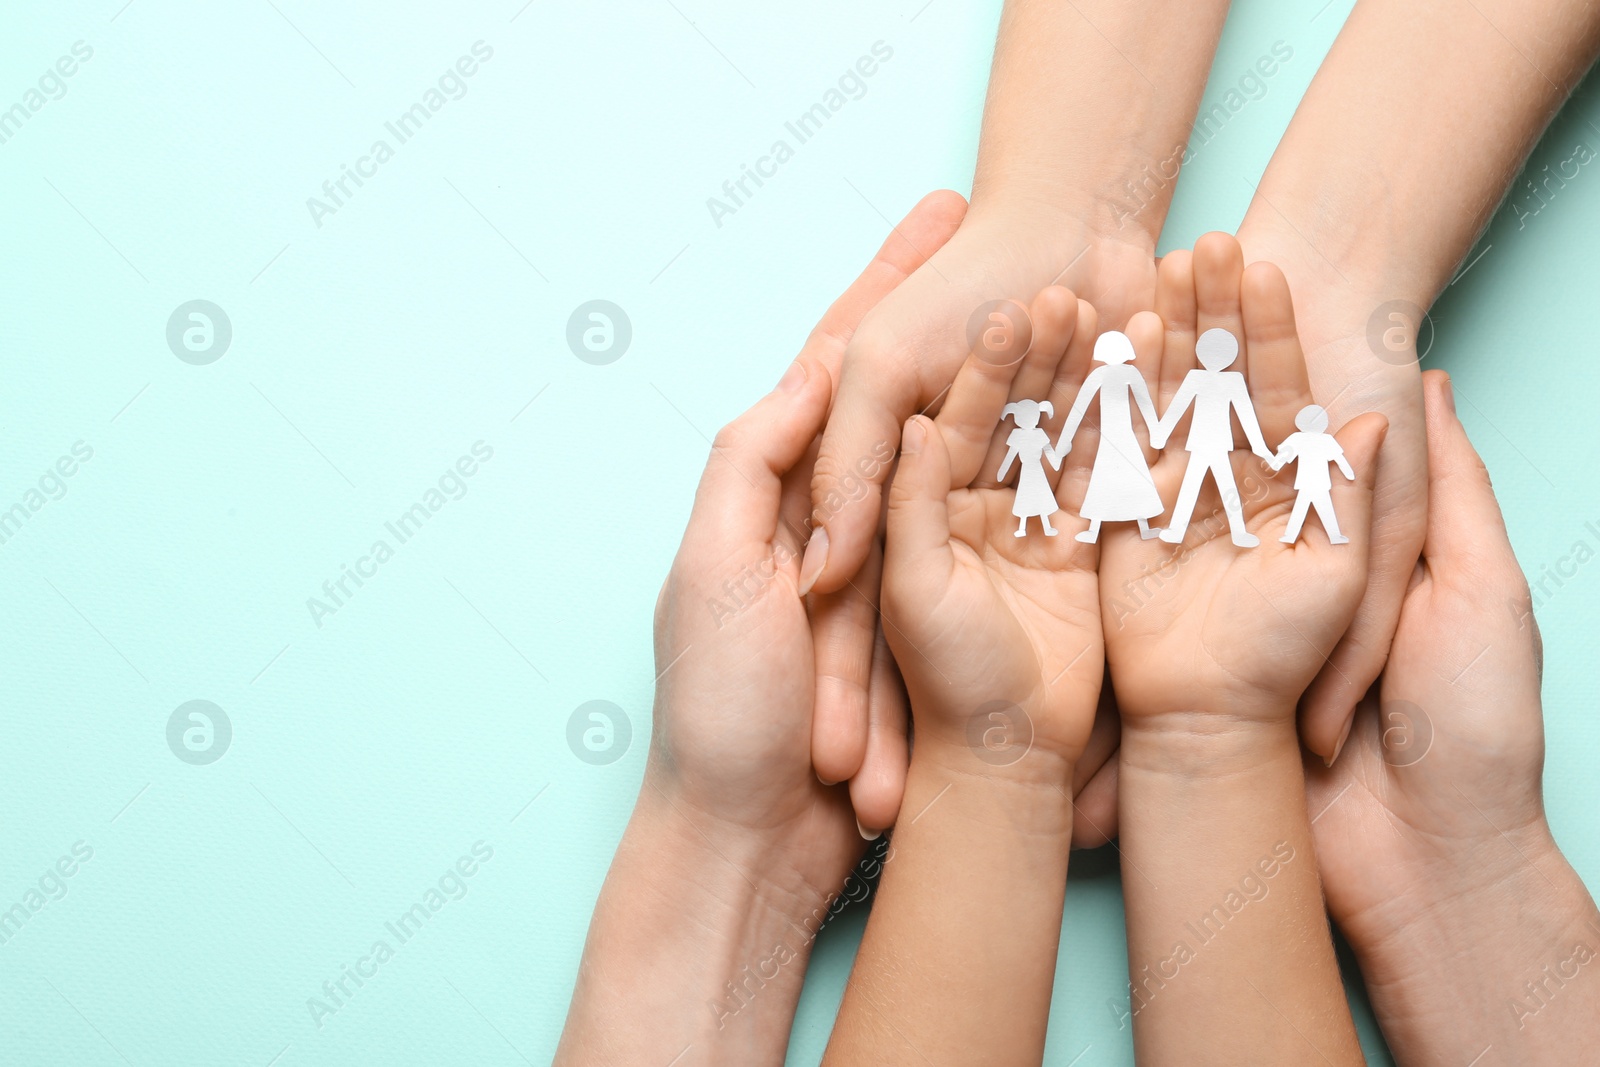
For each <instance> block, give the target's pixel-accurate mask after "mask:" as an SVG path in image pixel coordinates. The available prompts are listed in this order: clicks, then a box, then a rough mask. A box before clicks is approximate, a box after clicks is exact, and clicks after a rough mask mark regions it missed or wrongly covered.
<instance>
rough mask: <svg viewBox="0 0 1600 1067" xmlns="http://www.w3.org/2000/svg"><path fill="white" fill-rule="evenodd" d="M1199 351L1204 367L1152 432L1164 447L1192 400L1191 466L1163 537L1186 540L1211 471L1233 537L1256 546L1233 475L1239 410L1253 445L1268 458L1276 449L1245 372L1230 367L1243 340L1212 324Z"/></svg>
mask: <svg viewBox="0 0 1600 1067" xmlns="http://www.w3.org/2000/svg"><path fill="white" fill-rule="evenodd" d="M1195 355H1197V356H1198V357H1200V366H1201V367H1204V368H1205V369H1204V370H1192V371H1190V372H1189V373H1188V375H1187V376H1185V378H1184V379H1183V384H1182V385H1181V386H1179V387H1178V395H1177V396H1175V397H1173V398H1172V406H1171V407H1169V408H1167V413H1166V414H1165V415H1163V416H1161V423H1160V425H1158V426H1156V427H1155V428H1154V429H1152V430H1151V432H1150V443H1151V444H1152V445H1154V446H1155V447H1156V448H1164V447H1166V444H1167V438H1168V437H1169V436H1171V434H1172V431H1173V430H1175V429H1176V428H1177V426H1178V421H1179V420H1180V419H1182V418H1183V413H1184V411H1186V410H1187V409H1188V407H1189V405H1190V404H1191V403H1192V404H1193V405H1194V418H1193V420H1191V421H1190V423H1189V437H1188V439H1187V440H1186V441H1184V443H1183V448H1184V451H1186V452H1188V453H1189V467H1188V469H1187V470H1185V471H1184V472H1183V486H1182V488H1180V489H1179V490H1178V502H1177V503H1176V504H1174V505H1173V507H1172V525H1170V526H1168V527H1167V528H1166V529H1165V530H1162V531H1161V540H1163V541H1166V542H1168V543H1169V544H1174V545H1176V544H1179V543H1181V542H1182V541H1183V535H1184V532H1185V531H1187V530H1188V529H1189V520H1190V518H1192V517H1193V515H1194V505H1195V501H1196V500H1198V499H1199V497H1200V485H1201V483H1202V482H1204V481H1205V478H1206V472H1207V471H1209V472H1210V473H1211V476H1212V477H1213V478H1215V479H1216V482H1217V492H1218V493H1221V494H1222V510H1223V511H1224V512H1226V513H1227V516H1228V532H1229V534H1231V535H1232V537H1233V543H1234V544H1236V545H1238V546H1239V547H1240V548H1254V547H1255V546H1257V545H1259V544H1260V543H1261V538H1259V537H1257V536H1256V535H1255V534H1253V533H1251V532H1250V531H1249V530H1246V529H1245V528H1244V506H1243V504H1242V503H1241V502H1240V500H1239V487H1238V485H1237V484H1236V483H1235V482H1234V480H1233V462H1232V460H1231V459H1229V454H1230V453H1231V452H1232V451H1233V420H1232V418H1231V417H1230V416H1231V415H1232V414H1234V413H1237V414H1238V416H1239V425H1240V426H1243V427H1244V435H1245V437H1246V438H1248V439H1249V441H1250V451H1252V452H1254V453H1255V454H1256V455H1258V456H1260V457H1261V458H1262V459H1264V460H1268V461H1269V462H1270V461H1271V459H1272V453H1271V451H1269V450H1268V448H1267V442H1266V441H1265V440H1264V439H1263V438H1262V436H1261V424H1260V423H1258V422H1257V421H1256V409H1255V407H1254V406H1253V405H1252V404H1251V403H1250V393H1249V390H1248V389H1247V388H1246V386H1245V381H1244V375H1242V374H1240V373H1239V372H1238V371H1231V370H1228V368H1229V367H1231V366H1232V365H1233V361H1234V360H1235V359H1238V358H1239V341H1238V339H1237V338H1236V337H1234V336H1233V334H1231V333H1229V332H1228V331H1227V330H1223V329H1220V328H1213V329H1210V330H1207V331H1206V332H1205V333H1203V334H1201V335H1200V340H1199V341H1198V342H1197V343H1196V344H1195Z"/></svg>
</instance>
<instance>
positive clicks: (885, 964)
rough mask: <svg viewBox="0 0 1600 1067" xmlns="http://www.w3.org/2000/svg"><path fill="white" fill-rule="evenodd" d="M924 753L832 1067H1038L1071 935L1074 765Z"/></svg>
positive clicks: (925, 749) (912, 778)
mask: <svg viewBox="0 0 1600 1067" xmlns="http://www.w3.org/2000/svg"><path fill="white" fill-rule="evenodd" d="M936 744H937V742H931V741H930V742H929V743H927V744H924V743H921V741H920V740H919V744H918V747H917V750H916V753H915V755H914V756H913V759H912V762H911V770H910V774H909V777H908V779H907V783H906V798H905V803H904V804H903V805H902V807H901V818H900V822H899V825H898V827H897V829H896V830H895V832H894V843H893V847H892V849H891V850H890V853H889V859H888V860H887V861H886V863H885V866H884V870H883V879H882V881H881V882H880V883H879V885H878V895H877V898H876V899H875V901H874V903H873V907H872V918H871V919H870V920H869V921H868V923H867V931H866V934H865V936H864V937H863V938H862V942H861V949H860V951H859V953H858V954H857V956H856V963H855V969H854V971H853V972H852V973H851V976H850V984H849V986H848V988H847V989H846V990H845V996H844V1002H843V1004H842V1005H841V1006H840V1009H839V1018H838V1022H837V1023H836V1024H835V1026H834V1032H833V1039H832V1040H831V1041H830V1042H829V1045H828V1053H827V1056H826V1057H825V1058H824V1061H823V1062H824V1063H825V1064H829V1065H834V1067H852V1065H856V1064H867V1063H871V1064H874V1065H876V1064H907V1065H916V1067H928V1065H930V1064H941V1065H942V1064H951V1065H965V1064H970V1063H972V1062H974V1056H975V1055H977V1053H976V1052H975V1050H980V1049H981V1050H982V1054H981V1056H979V1057H978V1058H981V1059H982V1060H983V1062H985V1063H989V1064H997V1065H1004V1064H1037V1063H1039V1062H1040V1060H1041V1058H1042V1056H1043V1054H1044V1038H1045V1028H1046V1025H1047V1022H1048V1018H1049V1010H1050V991H1051V984H1052V982H1053V981H1054V977H1055V967H1056V947H1057V942H1058V940H1059V938H1060V931H1061V908H1062V899H1063V895H1064V893H1065V889H1066V880H1067V855H1068V852H1069V850H1070V848H1071V841H1072V802H1071V800H1070V799H1069V797H1068V793H1067V788H1068V786H1067V783H1069V782H1070V781H1071V768H1070V767H1069V766H1066V765H1064V764H1061V765H1058V766H1059V768H1060V769H1056V768H1054V767H1052V768H1051V769H1049V770H1047V771H1044V772H1043V773H1042V774H1039V775H1032V774H1027V773H1024V772H1025V771H1026V770H1027V769H1026V768H1023V769H1022V771H1019V767H1020V766H1021V764H1029V765H1030V766H1033V765H1037V766H1039V767H1040V768H1041V769H1042V767H1043V765H1044V764H1045V763H1046V761H1047V757H1045V756H1043V755H1042V754H1041V753H1039V752H1037V751H1034V752H1030V753H1028V754H1027V755H1025V756H1024V757H1023V758H1022V760H1021V761H1020V763H1019V764H1018V765H1014V766H1012V767H1006V768H995V767H989V766H987V765H985V764H984V763H982V762H981V761H979V760H978V759H977V758H976V757H975V756H974V755H973V754H972V753H971V752H970V751H968V750H966V749H965V748H960V749H958V750H954V751H950V752H941V753H936V751H935V747H936Z"/></svg>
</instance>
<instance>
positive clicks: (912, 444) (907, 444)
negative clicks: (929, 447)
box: [900, 418, 928, 455]
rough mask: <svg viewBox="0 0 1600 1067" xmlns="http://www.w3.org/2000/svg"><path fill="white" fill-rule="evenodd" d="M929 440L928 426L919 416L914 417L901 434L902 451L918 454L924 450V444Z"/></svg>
mask: <svg viewBox="0 0 1600 1067" xmlns="http://www.w3.org/2000/svg"><path fill="white" fill-rule="evenodd" d="M927 440H928V427H927V425H926V424H925V423H924V422H923V421H922V420H921V419H919V418H913V419H911V421H910V422H907V423H906V428H905V432H904V433H902V434H901V435H900V451H902V452H904V453H906V454H908V455H916V454H917V453H918V452H921V451H922V445H923V443H924V442H926V441H927Z"/></svg>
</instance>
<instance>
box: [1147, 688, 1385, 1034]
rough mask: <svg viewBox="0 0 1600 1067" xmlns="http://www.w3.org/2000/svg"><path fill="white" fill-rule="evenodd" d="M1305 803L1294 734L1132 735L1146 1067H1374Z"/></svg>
mask: <svg viewBox="0 0 1600 1067" xmlns="http://www.w3.org/2000/svg"><path fill="white" fill-rule="evenodd" d="M1303 797H1304V781H1303V778H1302V773H1301V768H1300V755H1299V746H1298V744H1297V743H1296V740H1295V736H1294V732H1293V724H1292V718H1291V719H1290V720H1289V721H1288V722H1285V723H1282V724H1275V725H1273V726H1271V727H1267V726H1264V725H1262V724H1260V723H1245V724H1241V723H1237V722H1226V723H1225V722H1224V721H1223V720H1222V718H1221V717H1220V716H1219V715H1217V714H1214V713H1210V712H1197V713H1193V714H1192V715H1190V716H1187V717H1182V718H1180V717H1176V716H1173V717H1169V718H1168V719H1167V720H1166V721H1163V722H1160V723H1150V722H1145V723H1135V722H1132V721H1129V720H1125V721H1124V725H1123V733H1122V752H1121V764H1120V796H1119V798H1118V805H1119V808H1120V810H1121V813H1122V819H1121V822H1122V844H1121V847H1122V855H1123V878H1122V884H1123V892H1124V895H1125V898H1126V904H1127V916H1128V967H1129V973H1130V979H1131V985H1132V988H1131V990H1130V994H1129V999H1130V1003H1129V1012H1130V1014H1131V1015H1132V1017H1133V1033H1134V1047H1135V1051H1136V1053H1137V1055H1138V1058H1139V1060H1140V1062H1141V1063H1143V1062H1146V1061H1148V1062H1150V1063H1153V1064H1168V1063H1182V1064H1198V1063H1218V1064H1222V1063H1227V1064H1232V1063H1237V1062H1240V1057H1241V1053H1247V1054H1246V1055H1245V1056H1244V1058H1245V1059H1248V1060H1249V1061H1250V1062H1260V1063H1310V1062H1321V1061H1322V1060H1324V1059H1325V1060H1326V1061H1327V1062H1329V1063H1331V1064H1344V1063H1351V1064H1357V1063H1360V1062H1362V1061H1361V1052H1360V1047H1359V1044H1358V1043H1357V1040H1356V1035H1355V1028H1354V1025H1353V1024H1352V1022H1351V1019H1350V1012H1349V1008H1348V1005H1347V1002H1346V1000H1345V995H1344V988H1343V985H1342V984H1341V982H1340V978H1339V969H1338V964H1337V962H1336V961H1335V959H1334V954H1333V944H1332V940H1331V937H1330V935H1329V931H1328V925H1327V919H1326V917H1325V913H1324V910H1323V903H1322V891H1321V882H1320V880H1319V878H1318V875H1317V862H1316V857H1315V855H1314V853H1313V851H1312V845H1311V827H1310V822H1309V819H1308V817H1307V816H1306V813H1305V804H1304V801H1303ZM1308 1045H1309V1046H1310V1047H1308Z"/></svg>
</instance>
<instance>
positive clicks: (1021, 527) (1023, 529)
mask: <svg viewBox="0 0 1600 1067" xmlns="http://www.w3.org/2000/svg"><path fill="white" fill-rule="evenodd" d="M1011 536H1012V537H1027V536H1028V516H1026V515H1024V516H1022V518H1020V519H1018V520H1017V532H1016V533H1014V534H1012V535H1011Z"/></svg>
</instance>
